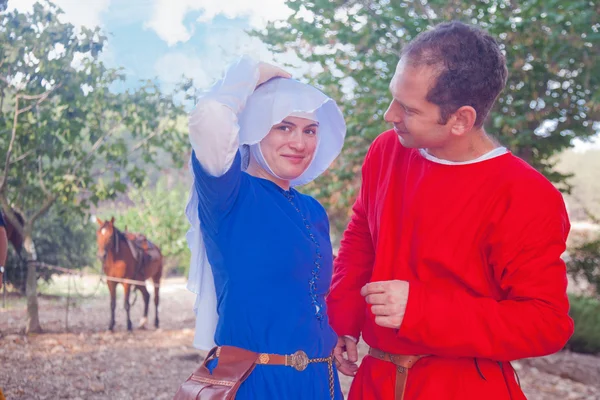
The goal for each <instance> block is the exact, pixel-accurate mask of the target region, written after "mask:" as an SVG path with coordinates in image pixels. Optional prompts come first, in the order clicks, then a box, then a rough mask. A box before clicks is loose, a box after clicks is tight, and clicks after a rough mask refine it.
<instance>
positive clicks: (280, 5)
mask: <svg viewBox="0 0 600 400" xmlns="http://www.w3.org/2000/svg"><path fill="white" fill-rule="evenodd" d="M190 12H200V13H201V15H200V17H199V18H198V22H202V23H206V22H210V21H212V20H213V19H214V18H215V17H216V16H218V15H223V16H225V17H227V18H237V17H246V18H248V19H249V21H250V25H251V27H253V28H260V27H264V26H265V24H266V22H267V21H274V20H278V19H285V18H287V17H288V16H289V15H290V9H289V8H288V7H287V6H285V4H284V2H283V0H262V1H248V0H155V2H154V6H153V12H152V17H151V18H150V21H148V22H147V23H146V24H145V26H146V27H148V28H151V29H153V30H154V31H155V32H156V33H157V35H158V36H159V37H160V38H161V39H163V40H164V41H165V42H167V44H168V45H169V46H173V45H175V44H177V43H179V42H187V41H188V40H189V39H190V38H191V37H192V35H193V34H194V31H193V27H192V26H185V25H184V22H183V21H184V19H185V17H186V15H187V14H188V13H190Z"/></svg>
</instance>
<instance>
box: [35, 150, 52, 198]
mask: <svg viewBox="0 0 600 400" xmlns="http://www.w3.org/2000/svg"><path fill="white" fill-rule="evenodd" d="M38 172H39V175H38V179H39V181H40V186H41V188H42V191H43V192H44V194H45V195H46V196H52V194H51V193H50V191H49V190H48V188H46V184H45V183H44V173H43V172H42V157H41V156H40V157H38Z"/></svg>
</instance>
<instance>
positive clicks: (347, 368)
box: [333, 336, 358, 376]
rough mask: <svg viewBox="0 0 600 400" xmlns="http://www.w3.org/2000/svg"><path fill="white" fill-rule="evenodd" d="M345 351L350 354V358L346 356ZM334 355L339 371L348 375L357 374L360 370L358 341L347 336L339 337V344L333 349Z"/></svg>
mask: <svg viewBox="0 0 600 400" xmlns="http://www.w3.org/2000/svg"><path fill="white" fill-rule="evenodd" d="M344 353H347V354H348V358H344ZM333 357H334V358H335V365H336V366H337V369H338V371H340V372H341V373H342V374H344V375H347V376H354V375H356V371H358V365H356V362H357V361H358V348H357V346H356V342H355V341H354V340H352V339H351V338H349V337H347V336H343V337H340V338H338V342H337V345H336V346H335V349H333Z"/></svg>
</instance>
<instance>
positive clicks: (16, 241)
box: [4, 209, 25, 255]
mask: <svg viewBox="0 0 600 400" xmlns="http://www.w3.org/2000/svg"><path fill="white" fill-rule="evenodd" d="M11 211H12V212H13V214H14V215H15V217H17V220H18V221H19V223H20V224H21V226H23V225H24V224H25V220H24V219H23V216H22V215H21V214H19V213H18V212H17V211H15V210H14V209H13V210H11ZM4 222H6V226H5V229H6V237H7V238H8V241H9V242H11V243H12V245H13V248H14V249H15V251H16V252H17V254H19V255H20V253H21V249H22V248H23V236H22V235H21V234H20V233H19V231H18V229H17V228H16V227H15V226H14V225H13V223H12V222H10V220H9V219H8V217H7V216H6V213H5V214H4Z"/></svg>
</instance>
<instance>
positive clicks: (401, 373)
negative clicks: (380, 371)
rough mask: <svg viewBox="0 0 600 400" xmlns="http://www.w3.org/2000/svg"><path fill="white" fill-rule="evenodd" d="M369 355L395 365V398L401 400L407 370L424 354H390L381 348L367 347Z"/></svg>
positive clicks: (404, 388)
mask: <svg viewBox="0 0 600 400" xmlns="http://www.w3.org/2000/svg"><path fill="white" fill-rule="evenodd" d="M369 355H370V356H371V357H375V358H377V359H379V360H382V361H387V362H391V363H392V364H394V365H395V366H396V388H395V396H394V397H395V400H402V399H403V398H404V391H405V390H406V379H407V376H408V370H409V369H410V368H411V367H412V366H413V365H415V364H416V362H417V361H419V360H420V359H421V358H423V357H426V356H409V355H404V354H392V353H387V352H385V351H383V350H379V349H376V348H374V347H370V348H369Z"/></svg>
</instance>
